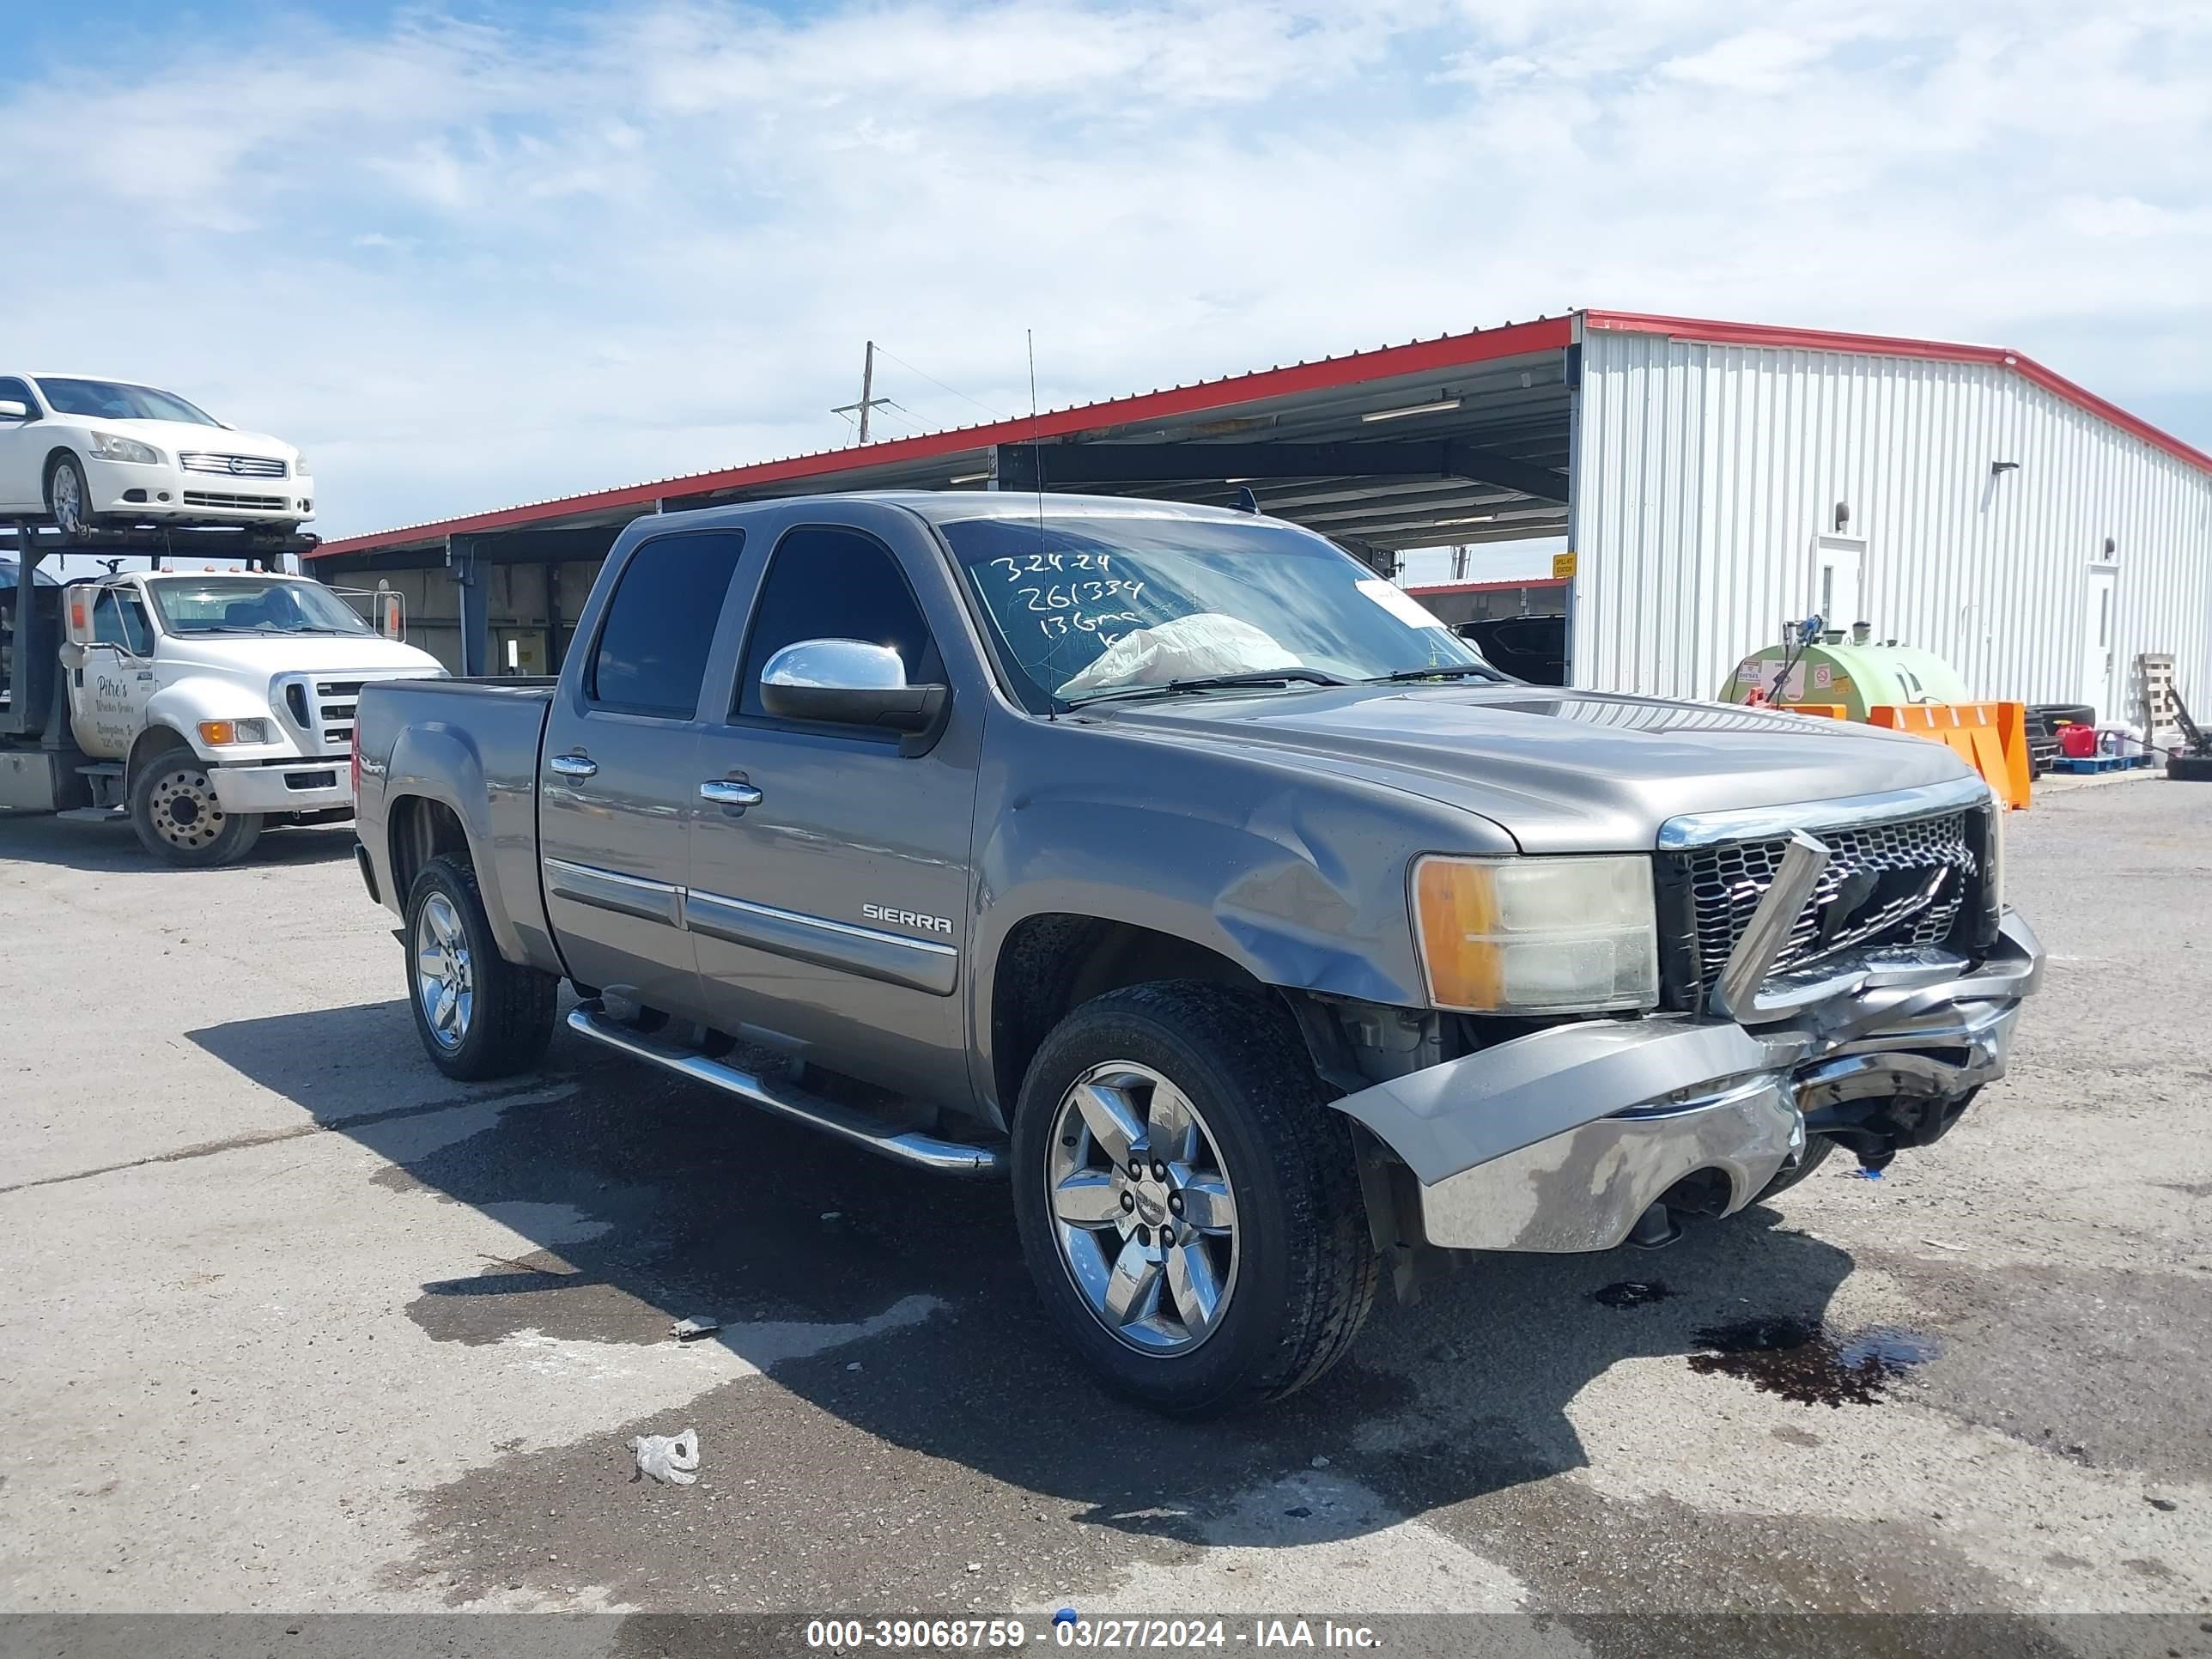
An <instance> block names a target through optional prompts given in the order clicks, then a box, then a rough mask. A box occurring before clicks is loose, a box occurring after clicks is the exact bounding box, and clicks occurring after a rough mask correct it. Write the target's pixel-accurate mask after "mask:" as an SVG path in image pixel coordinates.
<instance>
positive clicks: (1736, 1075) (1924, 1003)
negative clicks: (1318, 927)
mask: <svg viewBox="0 0 2212 1659" xmlns="http://www.w3.org/2000/svg"><path fill="white" fill-rule="evenodd" d="M2042 971H2043V947H2042V945H2040V944H2039V942H2038V940H2037V939H2036V937H2035V934H2034V932H2033V929H2031V928H2030V927H2028V925H2027V922H2026V921H2024V920H2022V919H2021V917H2020V916H2019V915H2017V914H2015V913H2014V912H2011V911H2007V912H2006V913H2005V915H2004V918H2003V921H2002V927H2001V928H2000V930H1999V934H1998V939H1997V941H1996V945H1995V946H1994V947H1993V948H1992V949H1991V950H1990V952H1989V953H1988V954H1987V955H1986V956H1985V957H1983V959H1982V960H1980V961H1979V962H1974V963H1970V962H1968V961H1967V960H1966V959H1965V958H1964V957H1960V956H1958V955H1956V954H1954V953H1953V952H1949V951H1941V950H1936V949H1933V948H1914V949H1897V950H1873V951H1865V952H1863V953H1862V954H1860V955H1859V956H1857V957H1853V958H1852V959H1850V961H1849V962H1848V963H1838V964H1835V965H1832V966H1830V967H1828V968H1826V969H1823V970H1821V971H1820V972H1819V973H1817V974H1813V973H1808V974H1804V975H1783V976H1781V977H1779V978H1772V979H1768V980H1766V981H1764V982H1763V983H1762V984H1761V985H1760V988H1759V1006H1758V1010H1757V1018H1756V1023H1754V1024H1738V1023H1736V1022H1735V1021H1734V1020H1727V1019H1699V1018H1687V1017H1684V1018H1670V1017H1651V1018H1643V1019H1633V1020H1590V1021H1584V1022H1580V1023H1577V1024H1569V1025H1558V1026H1553V1027H1551V1028H1549V1029H1547V1030H1542V1031H1539V1032H1537V1033H1535V1034H1534V1035H1533V1036H1525V1037H1520V1038H1516V1039H1515V1040H1513V1041H1511V1042H1504V1043H1500V1044H1498V1045H1497V1046H1496V1047H1494V1048H1486V1049H1484V1050H1482V1051H1481V1052H1480V1053H1478V1054H1469V1055H1467V1056H1465V1057H1464V1058H1462V1059H1459V1060H1449V1061H1446V1062H1445V1063H1443V1065H1440V1066H1429V1067H1427V1068H1425V1069H1424V1070H1421V1071H1418V1072H1413V1073H1407V1075H1405V1076H1403V1077H1399V1078H1394V1079H1390V1080H1389V1081H1388V1082H1384V1083H1378V1084H1376V1085H1373V1086H1372V1087H1370V1088H1367V1089H1363V1090H1361V1091H1358V1093H1355V1094H1352V1095H1349V1096H1347V1097H1345V1098H1343V1099H1341V1100H1339V1101H1338V1102H1336V1103H1335V1104H1336V1107H1337V1109H1339V1110H1340V1111H1343V1112H1345V1113H1346V1114H1348V1115H1351V1116H1352V1117H1353V1118H1355V1119H1357V1120H1358V1121H1359V1122H1360V1123H1362V1124H1364V1125H1365V1126H1366V1127H1367V1128H1368V1129H1370V1131H1372V1132H1373V1133H1374V1134H1375V1135H1376V1138H1377V1139H1380V1140H1381V1141H1382V1142H1383V1145H1384V1146H1388V1147H1389V1149H1390V1150H1391V1151H1392V1152H1395V1154H1396V1155H1397V1157H1398V1158H1400V1159H1401V1160H1402V1161H1403V1162H1404V1163H1405V1164H1406V1165H1407V1168H1408V1169H1410V1170H1412V1171H1413V1176H1414V1178H1415V1179H1416V1180H1417V1181H1418V1182H1419V1208H1420V1221H1421V1229H1422V1231H1423V1233H1424V1234H1425V1237H1426V1238H1427V1240H1428V1242H1429V1243H1432V1244H1439V1245H1444V1246H1447V1247H1449V1248H1452V1249H1480V1250H1547V1251H1553V1250H1559V1251H1564V1250H1604V1249H1612V1248H1613V1246H1615V1245H1617V1244H1619V1243H1622V1242H1623V1241H1624V1240H1625V1239H1626V1238H1627V1237H1628V1236H1629V1234H1630V1232H1631V1231H1632V1230H1633V1229H1634V1228H1635V1227H1636V1225H1637V1223H1638V1220H1639V1218H1642V1217H1643V1216H1644V1213H1645V1212H1647V1211H1649V1210H1650V1208H1651V1206H1654V1205H1656V1204H1661V1203H1669V1204H1677V1205H1680V1206H1683V1207H1687V1208H1693V1209H1704V1210H1707V1211H1710V1212H1714V1213H1718V1214H1723V1215H1725V1214H1730V1213H1733V1212H1735V1211H1736V1210H1739V1209H1741V1208H1742V1207H1743V1206H1745V1205H1746V1204H1748V1203H1749V1202H1751V1200H1753V1198H1754V1197H1755V1196H1757V1195H1758V1194H1759V1191H1760V1190H1761V1189H1762V1188H1765V1186H1766V1184H1767V1182H1770V1181H1771V1180H1772V1179H1773V1178H1774V1176H1775V1175H1776V1174H1777V1173H1778V1172H1779V1171H1780V1170H1783V1169H1784V1167H1785V1166H1787V1165H1789V1164H1791V1163H1792V1162H1793V1161H1794V1160H1795V1159H1796V1158H1798V1157H1801V1156H1802V1154H1803V1152H1804V1148H1805V1146H1806V1140H1807V1137H1808V1135H1809V1134H1826V1135H1830V1136H1832V1138H1833V1139H1836V1140H1838V1141H1839V1142H1841V1143H1842V1144H1843V1145H1844V1146H1848V1147H1850V1148H1851V1149H1852V1150H1853V1151H1855V1152H1857V1153H1858V1154H1859V1155H1860V1157H1861V1158H1862V1159H1863V1160H1864V1161H1865V1162H1867V1163H1869V1164H1874V1165H1875V1166H1877V1167H1878V1166H1879V1165H1880V1164H1883V1163H1886V1162H1887V1160H1888V1158H1889V1157H1890V1156H1891V1155H1892V1154H1893V1152H1895V1151H1896V1150H1897V1149H1898V1148H1899V1147H1900V1146H1923V1145H1926V1144H1927V1143H1928V1142H1929V1141H1932V1140H1934V1139H1936V1138H1937V1137H1938V1136H1940V1135H1942V1133H1945V1132H1946V1131H1948V1129H1949V1128H1950V1127H1951V1126H1952V1124H1953V1123H1954V1122H1955V1121H1957V1119H1958V1116H1959V1114H1960V1112H1961V1111H1963V1110H1964V1109H1965V1107H1966V1103H1967V1102H1968V1101H1969V1100H1971V1099H1972V1096H1973V1093H1974V1091H1976V1090H1978V1089H1979V1088H1980V1087H1981V1086H1982V1085H1984V1084H1986V1083H1991V1082H1994V1081H1996V1079H1998V1078H2000V1077H2002V1076H2003V1075H2004V1068H2005V1055H2006V1051H2007V1048H2008V1046H2009V1044H2010V1042H2011V1038H2012V1030H2013V1025H2014V1024H2015V1020H2016V1019H2017V1018H2018V1015H2019V1012H2020V1007H2021V1001H2022V1000H2023V999H2025V998H2027V996H2029V995H2030V994H2033V992H2034V990H2035V988H2036V986H2037V984H2038V982H2039V980H2040V979H2041V976H2042Z"/></svg>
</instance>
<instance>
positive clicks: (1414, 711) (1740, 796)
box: [1084, 684, 1972, 853]
mask: <svg viewBox="0 0 2212 1659" xmlns="http://www.w3.org/2000/svg"><path fill="white" fill-rule="evenodd" d="M1084 717H1085V718H1097V719H1103V720H1104V721H1106V722H1107V723H1109V724H1110V725H1112V726H1115V727H1116V728H1118V729H1120V730H1121V731H1123V732H1127V733H1128V734H1129V735H1131V736H1141V737H1146V738H1158V739H1159V740H1161V741H1164V742H1172V743H1176V744H1185V745H1187V744H1194V743H1196V744H1221V745H1223V746H1225V747H1226V748H1230V749H1233V750H1236V751H1237V752H1238V753H1240V754H1243V755H1246V756H1250V757H1264V758H1268V759H1273V760H1278V761H1279V762H1280V763H1282V764H1284V765H1285V766H1292V767H1303V768H1304V769H1307V770H1309V771H1310V772H1311V773H1313V774H1314V775H1316V776H1333V777H1341V778H1346V779H1356V780H1359V781H1364V782H1369V783H1374V784H1381V785H1383V786H1385V787H1392V788H1396V789H1401V790H1404V791H1406V792H1407V793H1412V794H1417V795H1420V796H1423V797H1425V798H1426V799H1431V800H1435V801H1439V802H1442V803H1443V804H1444V805H1450V806H1457V807H1462V808H1464V809H1465V810H1467V811H1471V812H1478V813H1480V814H1481V815H1482V816H1483V817H1487V818H1489V819H1491V820H1492V821H1493V822H1494V823H1498V824H1499V825H1500V826H1502V827H1503V828H1504V829H1506V830H1507V831H1508V832H1509V833H1510V834H1511V835H1512V836H1513V837H1514V838H1515V840H1516V841H1517V842H1519V843H1520V844H1521V847H1522V850H1524V851H1527V852H1532V853H1534V852H1601V851H1607V850H1627V849H1632V848H1639V849H1640V848H1648V847H1650V846H1651V845H1652V844H1653V842H1655V840H1656V837H1657V836H1658V831H1659V826H1660V825H1661V824H1662V823H1665V822H1666V821H1667V820H1668V819H1669V818H1672V817H1680V816H1681V815H1682V814H1684V813H1689V812H1716V811H1729V810H1730V809H1733V808H1738V807H1759V806H1782V805H1796V804H1797V803H1800V802H1814V801H1826V800H1835V799H1843V798H1845V797H1849V796H1853V795H1872V794H1881V793H1887V792H1890V791H1893V790H1899V789H1908V788H1912V787H1917V786H1919V785H1922V784H1929V783H1942V782H1948V781H1953V780H1955V779H1958V778H1961V777H1971V776H1972V772H1971V771H1970V770H1969V769H1967V768H1966V764H1965V763H1964V762H1962V761H1960V759H1959V758H1958V757H1956V756H1955V755H1954V754H1953V753H1952V752H1951V751H1950V750H1948V749H1947V748H1946V747H1944V746H1943V745H1942V744H1938V743H1931V742H1929V741H1928V740H1927V739H1925V738H1915V737H1907V736H1905V735H1903V734H1901V733H1899V732H1886V731H1881V730H1879V729H1877V728H1875V727H1873V726H1858V725H1852V724H1850V723H1847V722H1844V721H1841V720H1819V719H1814V718H1810V717H1808V716H1803V715H1793V714H1771V713H1767V712H1765V711H1762V710H1757V709H1749V708H1735V707H1731V706H1729V705H1727V704H1723V703H1688V702H1668V701H1665V700H1662V699H1659V698H1655V697H1637V696H1622V695H1619V694H1615V693H1611V692H1601V691H1571V690H1556V689H1553V688H1551V687H1547V686H1532V685H1520V684H1511V685H1493V684H1467V685H1452V686H1436V685H1423V686H1347V687H1345V688H1343V689H1341V690H1336V689H1317V690H1312V691H1285V692H1272V691H1271V692H1261V693H1257V694H1255V695H1252V696H1243V695H1237V696H1230V695H1228V694H1224V693H1218V692H1217V693H1200V694H1194V695H1190V696H1179V697H1173V698H1162V699H1160V700H1158V701H1139V702H1119V703H1115V702H1109V703H1099V704H1094V705H1093V706H1091V708H1087V709H1085V711H1084Z"/></svg>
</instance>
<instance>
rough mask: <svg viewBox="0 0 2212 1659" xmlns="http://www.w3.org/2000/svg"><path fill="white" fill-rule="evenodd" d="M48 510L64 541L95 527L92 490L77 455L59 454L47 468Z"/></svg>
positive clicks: (73, 538)
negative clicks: (85, 479) (86, 481)
mask: <svg viewBox="0 0 2212 1659" xmlns="http://www.w3.org/2000/svg"><path fill="white" fill-rule="evenodd" d="M46 511H47V512H48V513H52V515H53V520H54V525H55V527H56V528H57V529H58V530H59V531H60V532H62V535H63V537H64V539H67V540H71V541H74V540H75V539H76V538H77V537H79V536H81V535H82V534H83V533H84V532H86V531H88V530H89V529H91V528H92V526H93V515H92V487H91V486H90V485H89V484H88V483H85V481H84V464H83V463H82V461H80V460H78V459H77V458H76V456H74V455H68V454H63V455H57V456H55V457H54V460H53V465H52V466H49V467H48V468H47V469H46Z"/></svg>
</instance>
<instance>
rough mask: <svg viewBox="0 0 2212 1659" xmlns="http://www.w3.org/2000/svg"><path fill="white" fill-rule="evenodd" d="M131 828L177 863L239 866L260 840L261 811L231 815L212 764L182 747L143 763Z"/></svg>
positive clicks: (135, 782)
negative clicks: (219, 795) (211, 770)
mask: <svg viewBox="0 0 2212 1659" xmlns="http://www.w3.org/2000/svg"><path fill="white" fill-rule="evenodd" d="M131 828H132V829H136V830H137V832H138V840H139V842H140V843H141V844H142V845H143V847H144V848H146V850H147V851H148V852H149V853H152V854H155V856H157V857H159V858H164V859H167V860H168V861H169V862H170V863H172V864H179V865H184V866H187V867H205V866H211V865H217V864H235V863H237V862H238V860H240V859H242V858H244V857H245V856H246V854H248V853H250V852H252V850H253V843H254V842H257V841H258V840H260V838H261V815H260V814H259V813H258V812H226V811H223V806H222V801H221V800H219V799H216V793H215V779H214V778H213V777H212V776H211V775H210V773H209V770H208V767H207V763H205V762H204V761H202V760H201V759H200V757H198V756H197V755H195V754H194V753H192V751H191V750H189V749H186V748H185V747H183V746H182V745H181V744H180V745H179V746H178V747H176V748H174V749H167V750H162V751H161V753H160V754H158V755H154V756H150V757H148V758H147V759H145V760H143V761H142V762H140V763H139V765H138V773H137V776H136V777H134V778H132V779H131Z"/></svg>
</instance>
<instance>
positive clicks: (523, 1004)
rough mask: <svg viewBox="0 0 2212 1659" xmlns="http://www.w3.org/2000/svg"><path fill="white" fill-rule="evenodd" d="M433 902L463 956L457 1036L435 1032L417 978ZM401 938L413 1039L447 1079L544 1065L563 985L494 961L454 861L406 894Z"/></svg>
mask: <svg viewBox="0 0 2212 1659" xmlns="http://www.w3.org/2000/svg"><path fill="white" fill-rule="evenodd" d="M438 900H442V901H443V903H444V907H445V908H444V909H443V910H440V911H438V912H437V913H436V914H437V915H440V916H441V917H443V916H445V915H447V912H450V923H451V925H453V926H454V927H458V929H459V935H460V938H461V940H462V943H463V945H464V947H465V951H466V958H465V969H463V972H465V975H466V979H467V992H468V1001H467V1005H466V1013H465V1016H463V1017H461V1018H459V1030H458V1033H455V1032H452V1031H448V1030H441V1029H440V1028H438V1027H436V1026H434V1024H433V1023H432V1016H431V1011H430V1010H429V1009H428V1007H426V1006H425V1001H426V998H425V995H424V994H423V987H422V983H421V975H420V974H419V972H418V965H419V964H420V963H421V961H422V957H423V955H424V947H425V945H427V944H428V943H430V942H431V941H432V940H433V939H435V930H433V929H431V927H430V924H428V923H427V922H426V921H425V912H426V911H430V910H432V908H433V902H434V901H438ZM406 937H407V963H406V969H407V1006H409V1007H410V1008H411V1009H413V1010H414V1011H415V1034H416V1036H419V1037H420V1038H422V1051H423V1052H424V1053H425V1054H428V1055H429V1056H430V1063H431V1064H432V1065H433V1066H436V1067H437V1068H438V1069H439V1070H440V1071H441V1072H443V1073H445V1074H446V1075H447V1077H450V1078H457V1079H460V1080H461V1081H463V1082H465V1083H481V1082H483V1081H484V1080H485V1079H489V1078H499V1077H512V1076H513V1075H514V1073H517V1072H526V1071H528V1070H530V1069H531V1068H532V1066H536V1065H537V1064H538V1061H539V1060H543V1059H544V1057H545V1045H546V1044H547V1043H548V1042H550V1041H551V1040H552V1036H553V1010H554V1004H555V1000H556V997H557V995H558V994H559V992H560V988H561V981H559V979H557V978H556V977H555V976H554V975H551V974H548V973H544V972H541V971H540V970H539V969H535V968H526V967H524V966H522V965H521V964H520V963H513V962H509V961H508V960H507V958H506V957H502V956H501V955H500V953H499V944H498V941H497V940H495V939H493V937H492V932H491V921H490V920H489V917H487V916H486V915H484V906H483V892H482V891H481V890H479V889H478V887H477V872H476V871H475V870H474V869H473V868H471V866H469V865H468V864H466V863H465V862H464V861H463V860H459V859H455V858H436V859H432V860H430V861H429V862H428V864H426V865H424V866H422V871H421V872H420V873H419V874H417V875H416V878H415V884H414V886H413V887H411V888H410V889H409V890H408V893H407V933H406ZM458 1006H459V1004H458V1002H457V1007H458Z"/></svg>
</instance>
